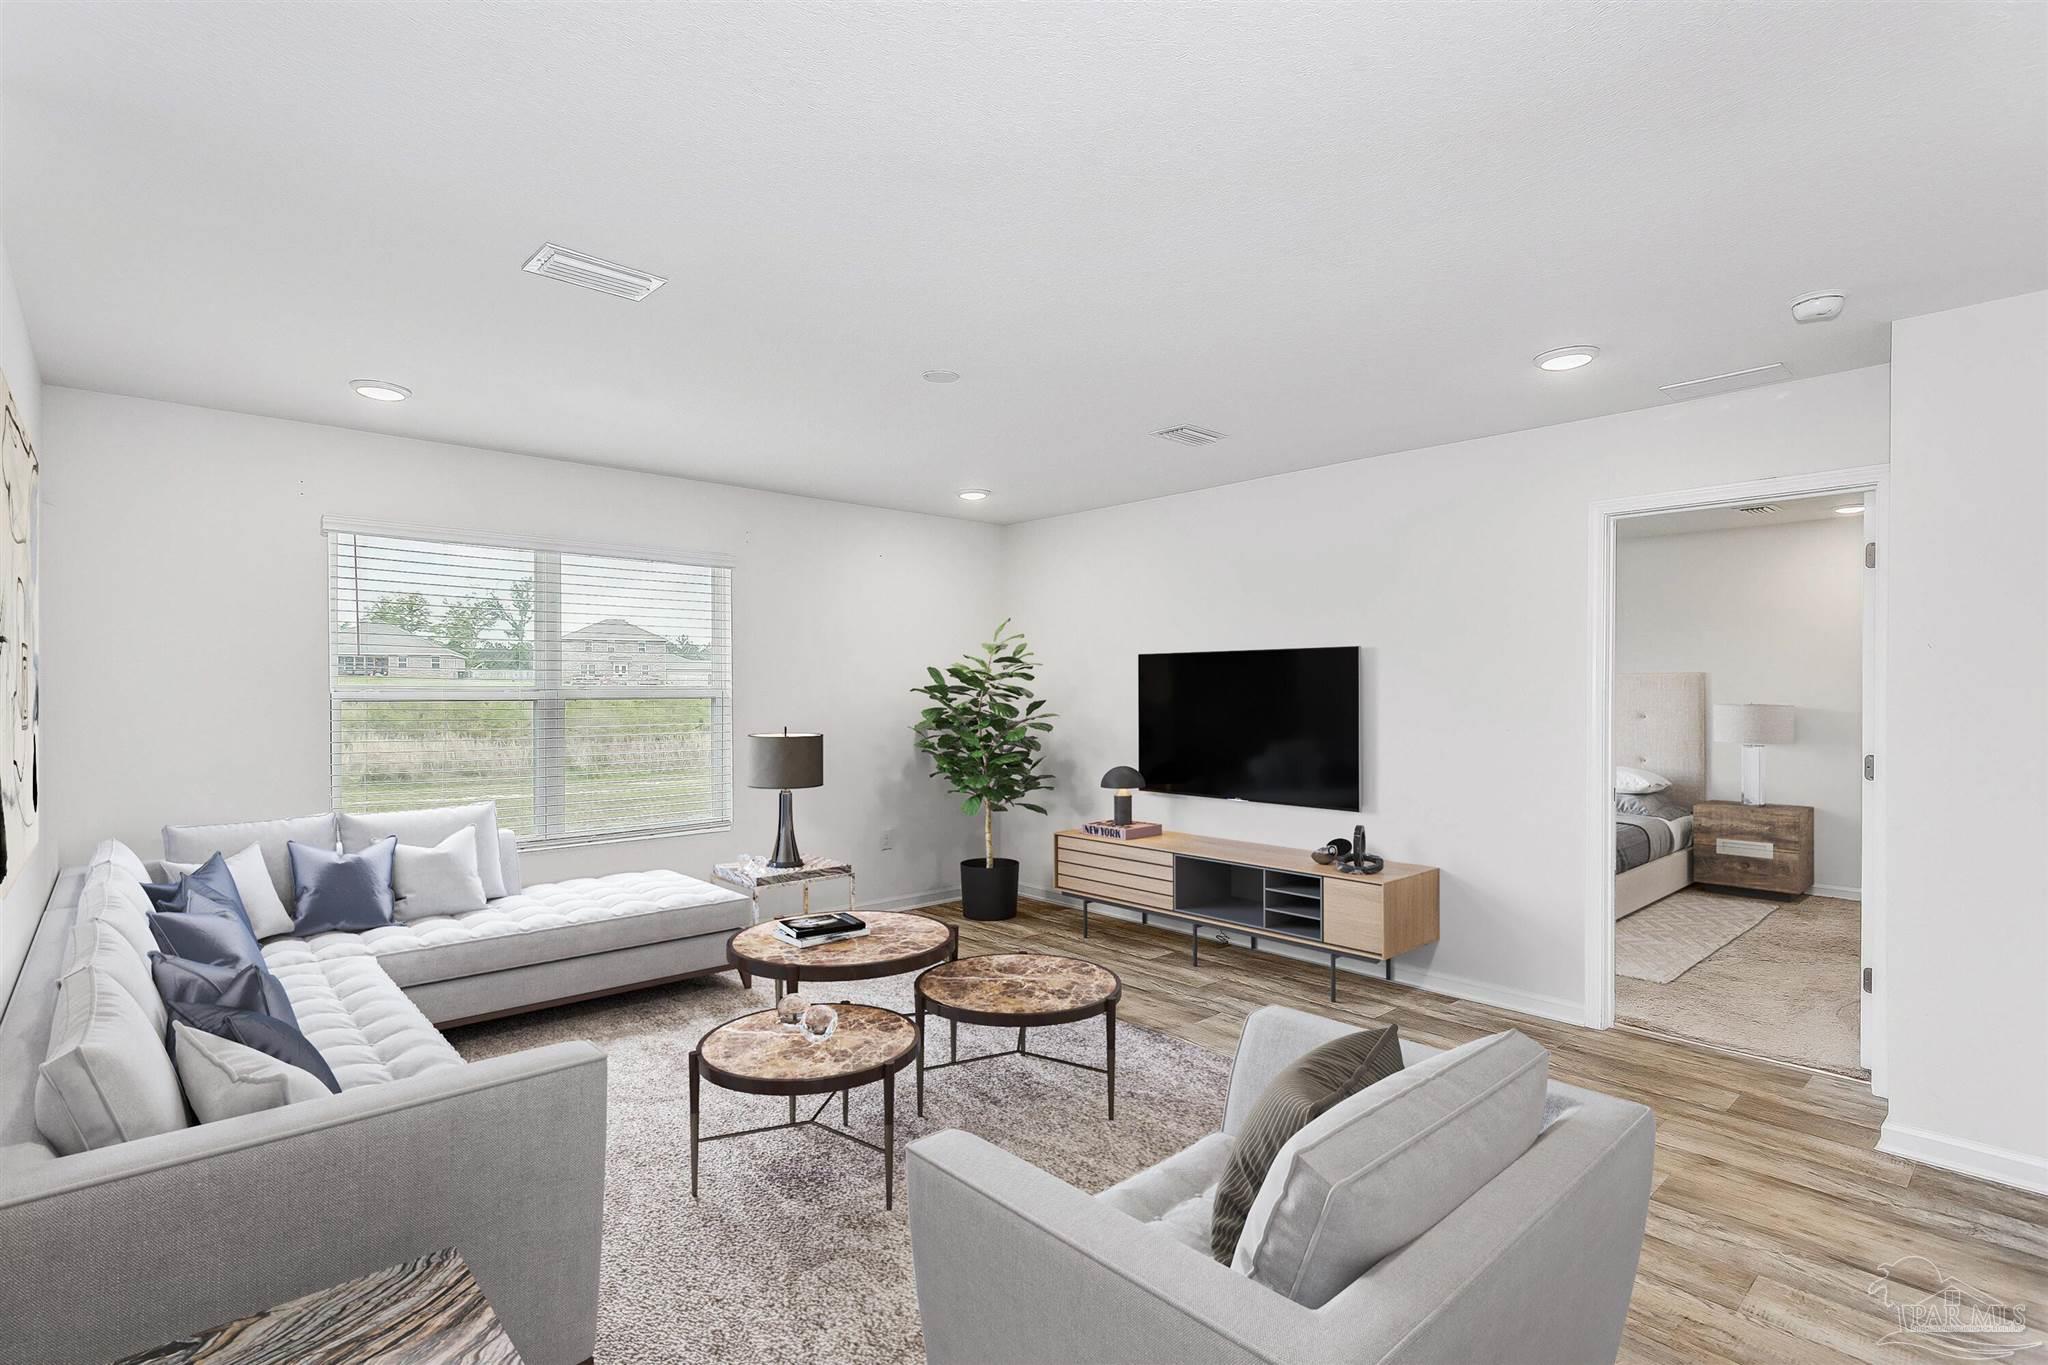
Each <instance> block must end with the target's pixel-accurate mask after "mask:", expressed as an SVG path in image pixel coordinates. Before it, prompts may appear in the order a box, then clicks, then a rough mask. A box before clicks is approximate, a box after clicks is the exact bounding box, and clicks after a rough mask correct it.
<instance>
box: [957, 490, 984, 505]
mask: <svg viewBox="0 0 2048 1365" xmlns="http://www.w3.org/2000/svg"><path fill="white" fill-rule="evenodd" d="M987 496H988V490H987V489H986V488H963V489H961V490H960V501H962V502H980V501H981V500H982V499H983V498H986V497H987Z"/></svg>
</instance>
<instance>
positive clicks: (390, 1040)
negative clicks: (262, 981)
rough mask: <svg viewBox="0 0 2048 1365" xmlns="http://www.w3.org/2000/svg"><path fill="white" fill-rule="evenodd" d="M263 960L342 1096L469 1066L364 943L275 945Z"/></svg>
mask: <svg viewBox="0 0 2048 1365" xmlns="http://www.w3.org/2000/svg"><path fill="white" fill-rule="evenodd" d="M263 957H264V960H265V961H266V962H268V963H269V964H270V970H271V971H273V972H275V973H276V974H277V978H278V980H280V981H282V982H284V987H285V990H286V991H287V992H289V993H290V995H291V999H292V1009H293V1011H294V1012H295V1013H296V1014H297V1015H298V1017H299V1031H300V1032H301V1033H303V1034H305V1035H306V1037H307V1038H308V1039H309V1040H310V1041H311V1042H312V1044H313V1046H314V1047H316V1048H318V1049H319V1050H320V1055H321V1056H322V1057H324V1058H325V1059H326V1060H327V1065H328V1066H329V1067H331V1068H333V1070H334V1076H335V1079H336V1080H338V1081H339V1082H341V1088H342V1089H344V1090H351V1089H354V1088H355V1087H357V1086H361V1085H376V1084H379V1083H381V1082H384V1081H391V1080H402V1079H404V1078H405V1077H407V1076H417V1075H419V1074H420V1073H421V1072H425V1071H433V1070H437V1069H438V1068H440V1067H444V1066H461V1065H462V1058H461V1056H460V1055H458V1054H457V1053H456V1051H455V1049H454V1048H453V1047H451V1046H449V1044H448V1040H447V1039H445V1038H443V1037H442V1036H441V1034H440V1032H439V1030H437V1029H435V1027H434V1026H433V1025H432V1024H430V1023H428V1022H427V1016H426V1015H424V1014H421V1013H420V1009H419V1006H417V1005H415V1004H413V1003H412V1001H410V1000H408V999H406V998H405V992H404V991H402V990H400V989H399V988H398V984H397V983H396V982H394V981H393V980H392V979H391V977H390V976H389V975H387V974H386V973H385V971H384V969H383V968H382V967H380V966H378V965H377V958H376V955H375V954H373V953H372V952H371V951H370V950H369V948H368V947H366V946H364V944H363V942H362V939H361V937H360V936H358V935H355V934H324V935H322V936H321V937H320V938H317V939H304V938H280V939H273V940H271V941H270V942H269V943H267V944H265V945H264V948H263Z"/></svg>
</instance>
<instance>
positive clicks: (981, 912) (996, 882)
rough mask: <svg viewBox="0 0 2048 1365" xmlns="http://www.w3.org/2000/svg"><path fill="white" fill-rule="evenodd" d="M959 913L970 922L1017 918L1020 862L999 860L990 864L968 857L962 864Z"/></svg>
mask: <svg viewBox="0 0 2048 1365" xmlns="http://www.w3.org/2000/svg"><path fill="white" fill-rule="evenodd" d="M960 910H961V912H962V913H963V914H965V915H966V916H967V918H969V919H1015V918H1016V915H1017V860H1016V859H1015V858H998V859H996V860H995V863H994V864H993V865H991V864H989V863H987V862H984V861H983V860H982V859H980V858H969V859H967V860H966V861H965V862H963V863H961V864H960Z"/></svg>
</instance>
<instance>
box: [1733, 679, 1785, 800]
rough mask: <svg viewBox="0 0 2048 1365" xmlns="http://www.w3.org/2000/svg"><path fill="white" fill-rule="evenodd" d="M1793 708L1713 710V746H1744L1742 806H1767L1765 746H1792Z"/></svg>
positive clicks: (1753, 706) (1747, 704)
mask: <svg viewBox="0 0 2048 1365" xmlns="http://www.w3.org/2000/svg"><path fill="white" fill-rule="evenodd" d="M1793 733H1794V727H1793V723H1792V708H1791V707H1789V706H1770V705H1764V704H1762V703H1758V702H1744V703H1742V704H1740V705H1734V706H1716V707H1715V708H1714V742H1715V743H1717V744H1740V745H1741V746H1742V804H1743V805H1745V806H1761V805H1762V804H1764V746H1765V745H1766V744H1790V743H1791V742H1792V736H1793Z"/></svg>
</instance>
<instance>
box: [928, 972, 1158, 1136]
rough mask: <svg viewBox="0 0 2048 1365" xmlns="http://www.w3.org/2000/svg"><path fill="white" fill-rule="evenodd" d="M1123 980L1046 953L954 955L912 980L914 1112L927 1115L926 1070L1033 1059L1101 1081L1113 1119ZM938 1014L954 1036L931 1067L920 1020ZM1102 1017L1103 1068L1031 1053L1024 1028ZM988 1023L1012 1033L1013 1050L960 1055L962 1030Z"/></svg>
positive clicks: (1063, 1058)
mask: <svg viewBox="0 0 2048 1365" xmlns="http://www.w3.org/2000/svg"><path fill="white" fill-rule="evenodd" d="M1123 993H1124V986H1123V982H1122V981H1120V980H1118V979H1117V974H1116V973H1115V972H1113V971H1111V970H1109V968H1107V967H1098V966H1096V965H1095V964H1094V963H1093V962H1088V961H1085V960H1084V959H1082V958H1078V957H1056V956H1054V955H1052V954H1050V953H990V954H988V955H986V956H983V957H963V958H956V959H955V960H953V961H951V962H943V963H940V964H939V965H938V966H936V967H933V968H931V969H929V970H928V971H925V972H923V973H922V974H920V975H919V976H918V978H917V1038H918V1049H917V1112H918V1115H919V1117H922V1116H923V1115H924V1073H925V1072H927V1071H942V1070H944V1069H945V1068H947V1067H949V1066H966V1065H967V1064H968V1063H970V1062H983V1061H988V1060H990V1059H992V1058H996V1057H1035V1058H1037V1059H1038V1060H1039V1061H1042V1062H1058V1063H1059V1064H1060V1065H1062V1066H1071V1067H1073V1068H1075V1069H1076V1070H1080V1071H1093V1072H1095V1073H1096V1074H1097V1075H1099V1076H1102V1077H1103V1078H1104V1080H1105V1082H1106V1089H1107V1095H1108V1104H1109V1117H1110V1118H1112V1119H1114V1118H1115V1117H1116V1002H1117V1001H1118V1000H1121V999H1122V998H1123ZM926 1014H936V1015H938V1016H939V1017H940V1018H941V1019H944V1020H946V1021H947V1024H948V1025H949V1031H950V1033H951V1034H952V1040H951V1041H952V1046H951V1052H950V1055H949V1056H948V1057H947V1059H946V1060H945V1061H943V1062H928V1061H926V1060H925V1050H924V1018H925V1015H926ZM1098 1014H1099V1015H1101V1016H1102V1019H1103V1029H1104V1035H1103V1042H1104V1056H1103V1065H1101V1066H1090V1065H1088V1064H1087V1063H1086V1062H1077V1061H1074V1060H1072V1059H1071V1058H1067V1057H1053V1056H1049V1055H1047V1054H1045V1053H1043V1052H1033V1051H1031V1049H1030V1046H1029V1043H1028V1040H1027V1037H1026V1033H1025V1030H1026V1029H1031V1028H1049V1027H1051V1026H1052V1025H1055V1024H1072V1023H1076V1022H1078V1021H1080V1020H1082V1019H1091V1018H1093V1017H1095V1016H1096V1015H1098ZM962 1024H987V1025H992V1026H994V1027H997V1028H1014V1029H1016V1030H1017V1046H1015V1047H1014V1048H1005V1049H1004V1050H1003V1051H1001V1052H980V1053H976V1054H975V1055H974V1056H972V1057H962V1056H961V1055H960V1026H961V1025H962Z"/></svg>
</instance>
